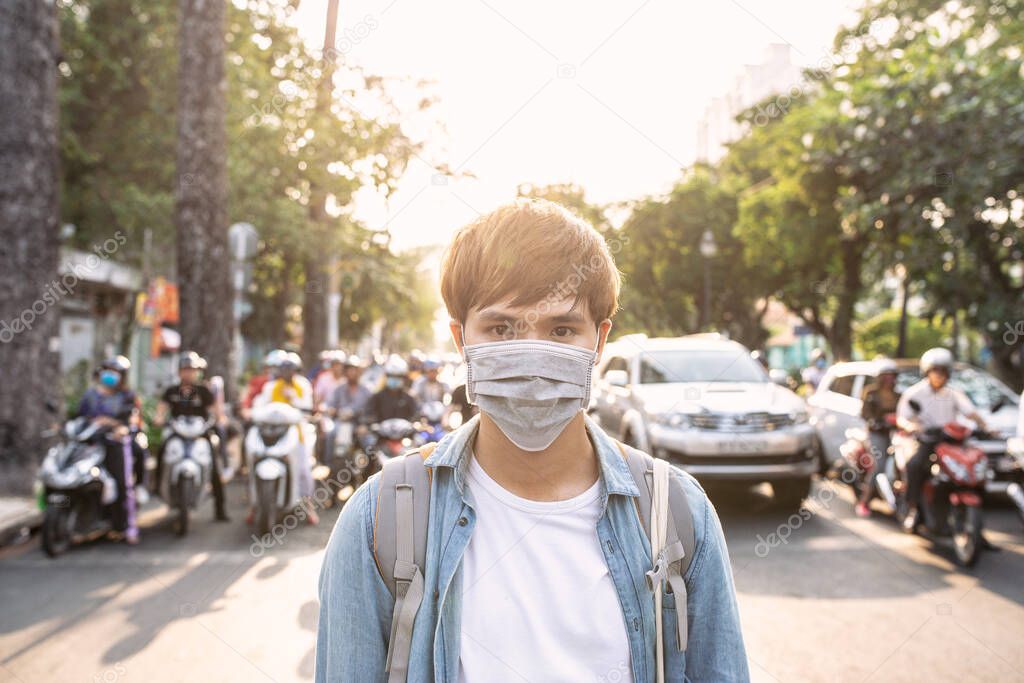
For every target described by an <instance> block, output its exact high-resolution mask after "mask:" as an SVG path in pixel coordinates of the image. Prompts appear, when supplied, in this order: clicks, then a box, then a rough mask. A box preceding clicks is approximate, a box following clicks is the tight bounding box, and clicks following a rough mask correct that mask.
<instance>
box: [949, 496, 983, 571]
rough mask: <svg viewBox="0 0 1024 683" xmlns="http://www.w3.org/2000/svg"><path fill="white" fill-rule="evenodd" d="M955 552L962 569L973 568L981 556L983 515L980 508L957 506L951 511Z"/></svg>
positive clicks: (950, 523)
mask: <svg viewBox="0 0 1024 683" xmlns="http://www.w3.org/2000/svg"><path fill="white" fill-rule="evenodd" d="M949 526H950V529H952V531H953V550H954V551H955V552H956V561H957V563H958V564H959V565H960V566H961V567H973V566H974V565H975V563H976V562H977V561H978V557H979V556H980V555H981V546H982V540H981V528H982V514H981V508H980V507H972V506H965V505H957V506H955V507H954V508H953V509H952V510H950V511H949Z"/></svg>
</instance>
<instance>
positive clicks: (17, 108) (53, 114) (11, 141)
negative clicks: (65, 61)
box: [0, 0, 73, 493]
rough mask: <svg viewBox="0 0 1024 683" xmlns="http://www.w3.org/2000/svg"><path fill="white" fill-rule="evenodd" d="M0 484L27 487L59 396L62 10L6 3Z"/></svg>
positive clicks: (1, 20)
mask: <svg viewBox="0 0 1024 683" xmlns="http://www.w3.org/2000/svg"><path fill="white" fill-rule="evenodd" d="M0 45H2V46H3V47H2V48H0V291H2V292H3V296H0V367H2V368H3V374H4V378H3V382H0V490H7V491H13V492H21V493H27V492H28V491H29V490H30V488H31V481H32V476H33V474H34V471H33V470H34V467H35V465H36V463H37V462H38V460H39V458H40V456H41V455H42V453H43V452H44V450H45V448H44V446H45V441H44V438H43V435H42V433H43V431H44V430H45V429H46V428H47V427H49V426H50V423H51V422H52V421H53V418H54V416H53V415H51V414H50V413H49V412H48V410H47V402H50V404H51V405H52V406H56V405H57V402H58V400H59V395H60V379H59V375H58V370H59V367H60V362H59V358H58V355H57V353H56V351H57V349H56V348H55V347H54V346H53V345H52V344H51V341H52V340H54V339H56V338H57V335H58V330H59V321H60V300H61V297H62V296H64V295H66V294H67V293H68V291H67V289H66V288H68V287H73V284H72V283H71V282H70V281H66V280H64V279H61V280H60V281H58V280H57V274H58V271H57V260H58V257H59V248H58V244H59V243H58V232H57V226H58V222H59V197H58V195H59V171H58V154H57V131H58V117H57V62H58V58H57V54H58V48H59V46H58V34H57V14H56V10H55V7H54V5H53V4H52V3H48V2H40V1H39V0H0Z"/></svg>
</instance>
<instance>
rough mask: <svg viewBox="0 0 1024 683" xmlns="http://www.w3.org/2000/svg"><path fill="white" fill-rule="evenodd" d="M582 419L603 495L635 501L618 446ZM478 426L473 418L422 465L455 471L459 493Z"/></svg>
mask: <svg viewBox="0 0 1024 683" xmlns="http://www.w3.org/2000/svg"><path fill="white" fill-rule="evenodd" d="M583 419H584V422H585V424H586V428H587V434H588V435H589V436H590V441H591V443H592V444H593V445H594V452H595V453H597V460H598V464H599V465H600V468H601V480H602V481H603V482H604V489H605V491H606V492H607V493H608V494H616V495H621V496H633V497H638V496H639V495H640V490H639V489H638V488H637V486H636V482H635V481H634V480H633V476H632V475H631V474H630V473H629V466H628V465H627V464H626V460H625V458H624V457H623V454H622V451H620V450H619V446H618V444H616V443H615V441H614V440H613V439H612V438H611V437H609V436H608V435H607V434H605V433H604V430H602V429H601V428H600V427H598V426H597V424H596V423H595V422H594V421H593V420H592V419H590V416H588V415H584V416H583ZM479 426H480V416H479V415H476V416H474V417H473V418H472V419H471V420H469V421H468V422H467V423H466V424H464V425H462V426H461V427H460V428H458V429H456V430H455V431H454V432H451V433H450V434H448V435H446V436H445V437H444V438H443V439H441V441H440V442H438V444H437V447H436V448H435V449H434V452H433V453H431V454H430V457H429V458H427V459H426V461H425V462H424V464H425V465H426V466H427V467H431V468H433V467H449V468H452V469H453V470H455V473H456V476H455V481H456V484H457V485H458V487H459V491H462V490H464V483H465V477H466V469H467V467H468V466H469V458H468V457H467V455H468V454H469V451H470V448H469V447H470V445H471V444H472V443H473V439H474V437H475V436H476V430H477V429H478V428H479Z"/></svg>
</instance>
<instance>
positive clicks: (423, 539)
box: [373, 443, 437, 683]
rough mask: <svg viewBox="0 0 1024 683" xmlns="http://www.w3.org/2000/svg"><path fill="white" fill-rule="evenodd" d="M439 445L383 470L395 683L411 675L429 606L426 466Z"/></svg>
mask: <svg viewBox="0 0 1024 683" xmlns="http://www.w3.org/2000/svg"><path fill="white" fill-rule="evenodd" d="M436 445H437V444H433V443H430V444H427V445H425V446H423V447H422V448H420V449H419V450H416V451H410V452H409V453H406V454H405V455H402V456H399V457H397V458H392V459H391V460H390V461H388V462H387V463H385V465H384V467H383V468H382V469H381V475H380V488H379V489H378V491H377V515H376V520H375V522H374V525H373V555H374V559H375V560H376V562H377V569H378V571H380V576H381V578H382V579H383V580H384V583H385V585H387V587H388V590H389V591H391V595H392V596H393V597H394V599H395V607H394V611H393V612H392V615H391V637H390V638H389V639H388V658H387V663H386V665H385V671H387V672H388V673H389V676H388V681H389V683H404V681H405V679H406V676H407V675H408V672H409V653H410V651H411V650H412V627H413V622H414V621H415V620H416V613H417V612H418V611H419V608H420V604H421V603H422V602H423V567H424V566H425V562H426V555H427V527H428V522H429V519H428V518H429V516H430V479H431V473H430V470H429V469H427V468H426V467H425V466H424V465H423V463H424V461H425V460H426V459H427V458H428V457H430V454H431V453H433V451H434V447H435V446H436Z"/></svg>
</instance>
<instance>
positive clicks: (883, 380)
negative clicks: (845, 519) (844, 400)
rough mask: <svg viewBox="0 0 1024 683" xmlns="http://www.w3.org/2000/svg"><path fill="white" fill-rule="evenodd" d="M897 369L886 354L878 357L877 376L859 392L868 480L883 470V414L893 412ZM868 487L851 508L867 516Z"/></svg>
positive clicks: (888, 429) (887, 433)
mask: <svg viewBox="0 0 1024 683" xmlns="http://www.w3.org/2000/svg"><path fill="white" fill-rule="evenodd" d="M897 371H898V368H897V367H896V363H894V362H893V361H891V360H889V359H888V358H885V359H882V360H880V361H879V362H878V376H877V378H876V379H875V381H874V382H872V383H871V384H869V385H868V386H866V387H864V392H863V393H862V394H861V411H860V416H861V417H862V418H864V421H865V422H866V423H867V427H868V438H869V439H870V442H871V457H872V461H873V463H874V465H873V466H872V468H871V471H870V472H868V475H867V480H868V481H870V480H871V478H872V477H874V476H875V475H876V474H877V473H878V472H881V471H883V470H884V467H885V458H886V455H887V454H888V452H889V446H890V444H891V443H892V426H891V425H890V424H889V423H888V421H887V416H889V415H892V414H894V413H895V412H896V406H897V405H898V403H899V400H900V394H899V392H898V391H896V374H897ZM871 491H872V487H871V486H865V487H864V491H863V493H861V497H860V500H858V501H857V506H856V508H855V510H856V512H857V516H858V517H870V516H871V509H870V508H869V507H868V503H869V502H870V501H871Z"/></svg>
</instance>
